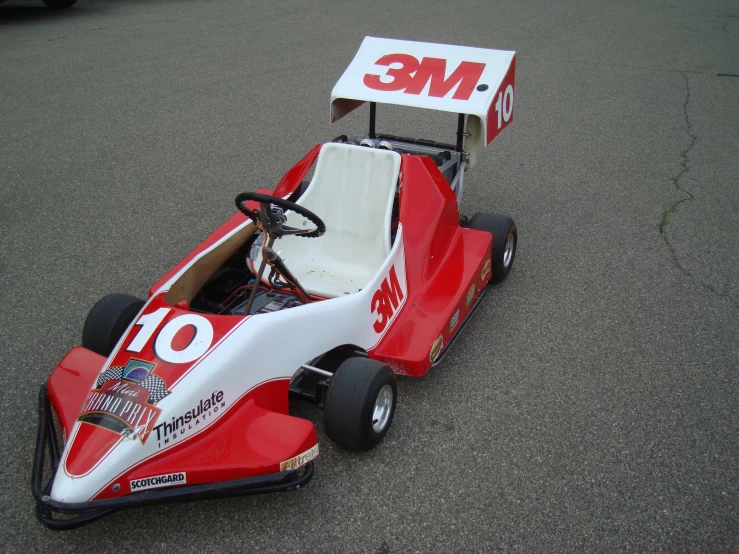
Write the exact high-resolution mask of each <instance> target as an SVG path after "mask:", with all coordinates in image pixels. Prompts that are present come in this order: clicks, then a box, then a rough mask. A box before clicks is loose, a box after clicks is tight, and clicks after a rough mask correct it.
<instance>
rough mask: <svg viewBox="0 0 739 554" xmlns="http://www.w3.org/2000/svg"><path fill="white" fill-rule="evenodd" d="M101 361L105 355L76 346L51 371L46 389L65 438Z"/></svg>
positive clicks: (99, 367)
mask: <svg viewBox="0 0 739 554" xmlns="http://www.w3.org/2000/svg"><path fill="white" fill-rule="evenodd" d="M103 365H105V358H103V357H102V356H100V355H99V354H96V353H95V352H92V351H91V350H87V349H86V348H82V347H81V346H75V347H74V348H72V350H70V351H69V352H68V353H67V355H66V356H64V358H63V359H62V361H61V362H59V365H58V366H56V369H54V371H52V372H51V376H49V382H48V383H47V386H46V387H47V388H46V393H47V395H48V396H49V402H50V403H51V407H52V408H54V413H55V414H56V416H57V418H58V419H59V424H60V425H61V427H62V431H63V433H64V437H65V439H66V437H69V433H70V431H71V430H72V427H74V422H75V421H76V420H77V416H78V415H79V414H80V408H81V407H82V403H83V402H84V401H85V397H87V394H88V393H89V392H90V389H91V388H92V386H93V384H94V383H95V379H97V376H98V374H99V373H100V370H101V369H103Z"/></svg>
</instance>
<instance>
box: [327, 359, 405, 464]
mask: <svg viewBox="0 0 739 554" xmlns="http://www.w3.org/2000/svg"><path fill="white" fill-rule="evenodd" d="M397 397H398V386H397V384H396V381H395V374H394V373H393V370H392V369H390V368H389V367H388V366H386V365H385V364H382V363H380V362H377V361H375V360H370V359H369V358H349V359H348V360H346V361H345V362H343V363H342V364H341V366H339V369H338V370H336V373H334V375H333V377H332V378H331V385H330V386H329V389H328V393H327V394H326V400H325V402H324V414H323V424H324V428H325V429H326V434H327V435H328V437H329V438H330V439H331V440H332V441H334V442H335V443H336V444H338V445H339V446H342V447H343V448H346V449H348V450H369V449H370V448H373V447H374V446H376V445H377V443H379V442H380V441H381V440H382V438H383V437H384V436H385V435H386V434H387V430H388V429H389V428H390V424H391V423H392V421H393V416H394V415H395V404H396V401H397Z"/></svg>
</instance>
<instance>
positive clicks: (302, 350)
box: [51, 228, 408, 503]
mask: <svg viewBox="0 0 739 554" xmlns="http://www.w3.org/2000/svg"><path fill="white" fill-rule="evenodd" d="M232 234H233V233H230V234H229V235H227V236H226V237H224V238H223V239H222V240H221V241H219V243H217V244H215V245H214V246H213V247H212V248H215V247H217V246H218V244H220V243H222V242H223V241H225V240H227V238H228V237H229V236H231V235H232ZM304 240H310V239H304ZM212 248H211V249H209V250H208V251H210V250H212ZM208 251H206V252H204V253H203V254H201V255H200V256H198V257H196V258H195V259H194V260H192V261H191V262H190V264H188V267H190V266H192V264H194V263H195V262H196V261H197V260H198V259H200V257H202V256H203V255H205V254H206V253H207V252H208ZM393 267H394V272H395V274H396V275H397V279H398V283H399V285H400V291H401V296H402V300H403V301H404V299H405V298H406V297H407V292H408V291H407V282H406V274H405V258H404V249H403V238H402V229H401V228H399V229H398V233H397V237H396V240H395V244H394V245H393V248H392V250H391V252H390V255H389V256H388V257H387V259H386V260H385V262H384V263H383V265H382V266H381V268H380V270H379V271H378V272H377V274H376V275H375V276H374V278H373V279H372V280H371V281H370V283H369V284H368V286H367V287H365V288H364V289H363V290H361V291H359V292H357V293H354V294H350V295H346V296H342V297H339V298H334V299H330V300H324V301H321V302H315V303H311V304H306V305H303V306H298V307H295V308H290V309H287V310H283V311H278V312H272V313H265V314H257V315H254V316H250V317H245V318H243V320H242V321H241V322H240V323H239V324H238V325H237V326H236V327H235V328H234V329H233V331H232V332H231V334H230V335H228V336H227V337H226V338H225V339H223V341H222V342H221V343H220V344H218V345H216V346H215V347H214V348H213V350H212V352H210V353H209V354H208V353H206V355H205V356H204V357H203V358H201V359H200V360H199V361H198V362H196V364H197V365H196V366H195V367H194V369H192V370H191V371H189V372H188V373H186V374H185V376H184V377H183V378H182V379H180V380H179V381H177V382H176V383H175V384H174V385H173V386H172V387H170V389H171V394H169V395H168V396H167V397H166V398H164V399H163V400H161V401H160V402H159V403H158V404H157V406H158V407H159V408H161V410H162V413H161V416H160V418H159V420H158V421H160V422H164V421H169V420H170V419H171V418H172V417H177V416H180V415H182V413H184V412H186V411H187V410H189V409H191V408H192V407H193V406H196V405H197V404H198V403H199V402H200V400H201V399H203V398H204V397H209V396H210V395H211V393H212V392H214V391H223V403H224V404H225V405H224V406H219V407H218V408H219V409H218V411H217V412H215V410H214V411H213V413H212V414H211V416H210V419H209V421H207V422H205V423H204V424H203V426H202V428H201V429H199V430H195V431H193V432H192V433H191V434H187V435H184V436H182V437H181V438H178V439H176V440H172V441H170V443H169V444H168V445H167V446H162V445H161V444H160V443H159V442H158V441H157V436H156V434H155V433H153V434H152V436H151V437H150V438H149V440H147V441H146V442H145V443H143V444H142V443H141V442H140V441H139V440H137V439H135V438H133V439H127V438H121V439H120V441H119V443H118V445H117V446H116V447H115V448H114V449H113V450H112V451H111V452H110V453H109V455H107V456H106V457H104V459H102V460H101V461H100V462H99V463H98V464H97V465H96V466H95V467H94V468H93V469H92V470H91V471H89V472H88V473H87V474H86V475H84V476H81V477H72V476H70V475H69V474H67V472H66V471H65V470H64V467H65V462H66V455H67V450H66V449H65V452H64V454H63V456H62V459H61V462H60V469H59V471H58V472H57V473H56V477H55V479H54V484H53V487H52V490H51V498H52V499H53V500H56V501H60V502H68V503H71V502H85V501H88V500H90V499H92V498H94V496H95V495H96V494H97V493H98V492H99V491H100V490H101V489H102V488H103V487H105V486H106V485H108V484H109V483H111V482H114V480H115V479H116V478H117V477H119V476H121V475H122V474H123V473H124V472H126V471H128V470H129V469H130V468H132V467H133V466H135V465H137V464H139V463H141V462H142V461H144V460H146V459H147V458H149V457H151V456H154V455H156V454H159V453H161V452H163V451H164V450H166V449H169V448H172V447H174V446H178V445H180V444H182V443H183V442H186V441H189V440H191V439H192V438H193V437H195V436H196V435H197V433H199V432H202V430H204V429H207V428H208V427H209V426H210V425H213V424H214V423H216V422H217V421H218V419H219V418H220V417H222V416H223V414H225V413H227V412H228V410H229V409H230V408H231V407H233V406H234V405H235V404H236V401H237V400H238V399H239V398H241V397H242V396H243V395H244V394H246V393H247V392H249V391H250V390H252V389H253V388H254V387H256V386H258V385H260V384H261V383H264V382H266V381H269V380H274V379H290V378H291V377H292V376H293V374H294V373H295V372H296V370H297V369H298V368H299V367H300V366H301V364H303V363H306V362H308V361H310V360H312V359H313V358H315V357H316V356H318V355H320V354H322V353H324V352H326V351H328V350H331V349H332V348H334V347H336V346H339V345H342V344H353V345H356V346H359V347H361V348H363V349H365V350H369V349H371V348H372V347H374V346H375V345H376V344H377V343H378V342H379V340H380V339H381V338H382V336H383V335H384V334H385V333H386V332H387V330H388V329H389V328H390V326H391V325H392V323H393V321H394V319H395V317H397V314H398V313H399V312H400V307H399V308H398V309H397V310H396V311H395V313H394V315H393V317H392V318H391V320H390V321H389V323H388V324H387V325H386V326H385V328H384V329H383V332H382V333H377V332H376V331H375V330H374V328H373V322H374V321H375V320H376V315H374V314H373V313H372V312H373V309H372V299H373V295H374V293H375V291H376V290H377V289H379V288H380V286H381V285H382V283H383V281H384V280H385V279H386V277H387V276H388V274H389V272H390V270H391V268H393ZM186 269H187V268H185V269H183V271H185V270H186ZM181 274H182V272H180V273H179V274H178V275H181ZM175 281H176V278H174V279H172V280H171V281H169V282H168V283H167V285H165V286H164V287H162V289H160V290H159V291H158V292H157V294H159V293H161V292H163V291H166V290H168V289H169V287H170V286H171V285H172V284H173V283H174V282H175ZM152 298H153V297H152ZM129 330H130V328H129ZM119 345H120V343H119ZM116 350H117V348H116ZM116 350H114V352H113V354H112V355H111V357H110V358H109V359H108V362H107V363H106V364H105V366H104V368H103V371H105V370H106V369H107V368H108V366H109V364H110V360H111V359H112V358H113V357H114V356H115V351H116ZM101 373H102V372H101ZM80 425H81V424H80V423H79V422H77V423H76V424H75V426H74V428H73V430H72V433H71V434H70V440H69V443H71V442H72V440H73V439H74V436H75V434H76V432H77V430H78V429H79V426H80Z"/></svg>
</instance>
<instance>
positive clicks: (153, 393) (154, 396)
mask: <svg viewBox="0 0 739 554" xmlns="http://www.w3.org/2000/svg"><path fill="white" fill-rule="evenodd" d="M141 386H142V387H144V388H145V389H146V390H148V391H149V404H156V403H157V402H159V401H160V400H161V399H162V398H164V397H165V396H167V395H168V394H169V391H168V390H167V387H166V385H165V384H164V381H162V379H161V377H158V376H157V375H149V376H148V377H147V378H146V379H144V380H143V381H142V382H141Z"/></svg>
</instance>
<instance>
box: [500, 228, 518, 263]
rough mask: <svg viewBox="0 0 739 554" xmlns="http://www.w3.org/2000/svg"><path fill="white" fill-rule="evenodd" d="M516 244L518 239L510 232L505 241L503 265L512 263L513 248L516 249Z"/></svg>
mask: <svg viewBox="0 0 739 554" xmlns="http://www.w3.org/2000/svg"><path fill="white" fill-rule="evenodd" d="M515 245H516V239H515V237H514V236H513V233H508V237H506V241H505V251H504V252H503V266H504V267H506V268H507V267H508V266H509V265H511V260H513V250H514V249H515Z"/></svg>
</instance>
